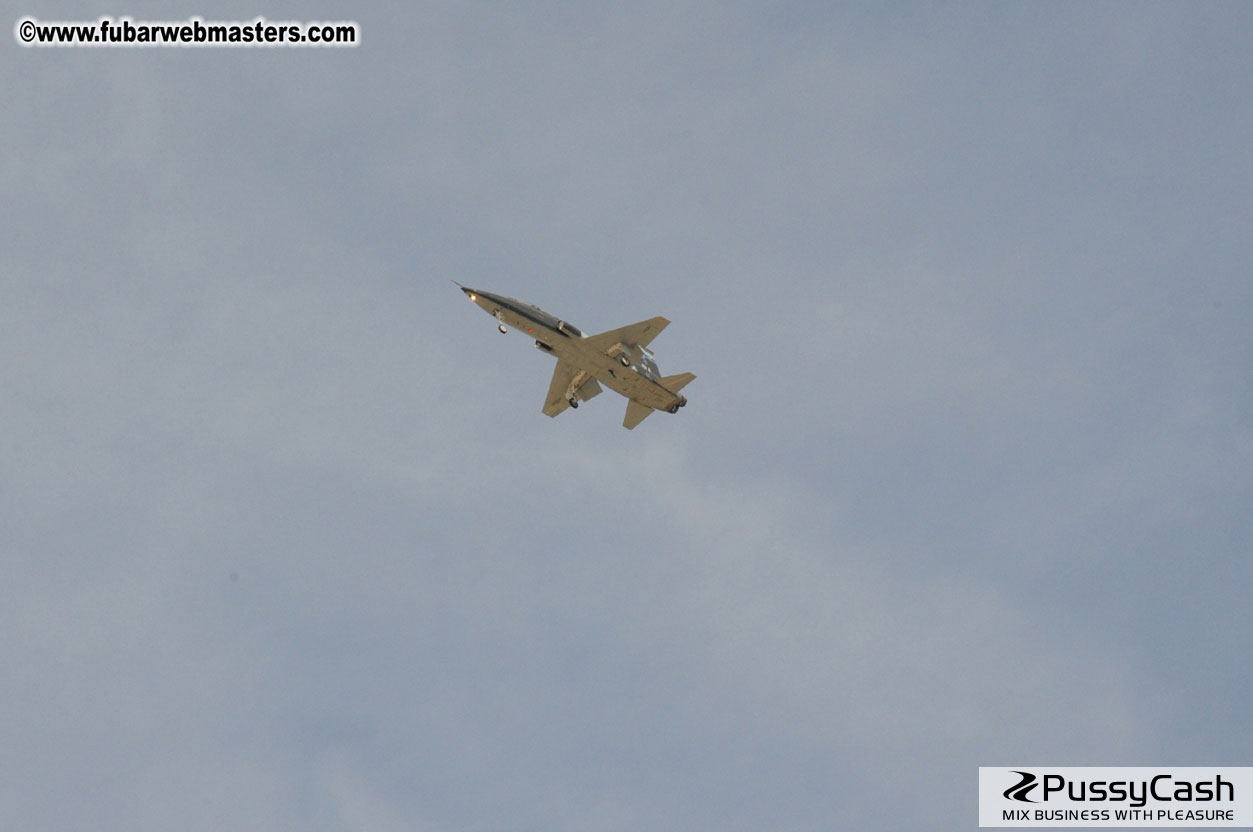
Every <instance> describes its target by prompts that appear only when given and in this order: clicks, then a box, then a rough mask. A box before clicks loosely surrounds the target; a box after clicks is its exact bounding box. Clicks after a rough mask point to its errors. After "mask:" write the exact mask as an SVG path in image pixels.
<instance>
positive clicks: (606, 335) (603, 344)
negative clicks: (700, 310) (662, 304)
mask: <svg viewBox="0 0 1253 832" xmlns="http://www.w3.org/2000/svg"><path fill="white" fill-rule="evenodd" d="M669 325H670V322H669V321H667V320H666V319H665V318H661V317H657V318H649V319H648V320H647V321H640V322H639V323H638V324H631V325H630V326H624V327H619V328H618V329H611V330H609V331H608V332H602V333H600V334H599V335H589V336H587V339H586V343H587V345H588V346H589V347H591V348H592V349H594V350H596V351H597V352H606V351H607V350H609V349H610V348H611V347H612V346H613V345H614V344H626V345H627V346H628V347H647V346H648V344H649V342H650V341H652V340H653V339H654V338H656V337H657V336H658V335H660V334H661V331H662V330H663V329H665V328H666V327H667V326H669Z"/></svg>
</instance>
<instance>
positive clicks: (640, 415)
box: [622, 399, 653, 430]
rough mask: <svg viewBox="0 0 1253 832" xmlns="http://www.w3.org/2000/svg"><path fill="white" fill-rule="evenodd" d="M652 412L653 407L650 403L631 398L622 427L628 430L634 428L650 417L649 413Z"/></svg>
mask: <svg viewBox="0 0 1253 832" xmlns="http://www.w3.org/2000/svg"><path fill="white" fill-rule="evenodd" d="M652 412H653V409H652V408H651V407H649V406H648V405H646V404H640V403H639V402H637V401H636V400H635V399H631V400H630V401H628V402H627V412H626V418H625V419H623V420H622V427H624V428H626V429H627V430H634V429H635V426H636V425H638V424H639V423H640V422H642V421H644V420H645V419H646V418H648V414H650V413H652Z"/></svg>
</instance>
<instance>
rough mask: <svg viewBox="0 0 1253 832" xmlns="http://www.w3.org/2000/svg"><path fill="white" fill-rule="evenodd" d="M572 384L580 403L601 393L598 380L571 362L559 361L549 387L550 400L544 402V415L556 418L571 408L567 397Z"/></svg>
mask: <svg viewBox="0 0 1253 832" xmlns="http://www.w3.org/2000/svg"><path fill="white" fill-rule="evenodd" d="M580 376H581V378H580ZM572 384H573V385H574V394H575V395H576V396H578V398H579V400H580V401H587V400H588V399H590V398H592V397H593V396H595V395H596V394H598V393H600V384H599V383H598V382H597V381H596V379H594V378H591V377H590V376H589V375H588V374H587V373H586V372H585V371H583V370H580V369H579V368H578V367H576V366H574V365H573V364H571V363H570V362H569V361H564V360H562V359H557V366H556V367H555V368H554V369H553V380H552V381H551V382H550V383H549V385H548V398H546V399H545V400H544V413H546V414H547V415H549V416H556V415H557V414H558V413H560V412H561V411H563V410H566V409H568V408H569V407H570V402H569V400H568V399H567V396H568V395H569V393H570V389H571V385H572Z"/></svg>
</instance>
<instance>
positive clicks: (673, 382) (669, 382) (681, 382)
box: [657, 373, 696, 393]
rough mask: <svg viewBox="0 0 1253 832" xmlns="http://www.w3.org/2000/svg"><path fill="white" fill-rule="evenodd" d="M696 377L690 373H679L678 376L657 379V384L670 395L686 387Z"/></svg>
mask: <svg viewBox="0 0 1253 832" xmlns="http://www.w3.org/2000/svg"><path fill="white" fill-rule="evenodd" d="M694 378H696V376H694V375H692V374H691V373H679V374H678V375H673V376H666V377H665V378H660V379H657V383H658V384H660V385H661V386H662V387H664V388H666V389H667V390H669V391H670V392H671V393H677V392H679V391H680V390H682V389H683V388H684V387H686V386H687V385H688V383H689V382H690V381H692V379H694Z"/></svg>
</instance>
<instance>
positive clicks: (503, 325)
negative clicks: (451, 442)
mask: <svg viewBox="0 0 1253 832" xmlns="http://www.w3.org/2000/svg"><path fill="white" fill-rule="evenodd" d="M457 285H458V286H461V284H460V283H458V284H457ZM461 291H463V292H465V293H466V296H467V297H468V298H470V300H472V301H474V303H476V304H478V305H479V307H480V308H482V309H483V311H484V312H486V313H487V314H489V315H491V316H493V317H494V318H496V323H497V328H498V329H499V330H500V331H501V332H502V333H505V332H508V331H509V330H508V327H513V328H514V329H517V330H520V331H522V332H525V333H526V334H527V335H528V336H529V337H532V338H534V339H535V346H536V347H538V348H539V349H540V350H542V351H543V352H547V353H551V354H552V355H554V356H556V358H557V367H556V369H555V370H553V380H552V383H551V384H549V385H548V398H547V399H545V400H544V412H545V413H547V414H548V415H549V416H556V415H557V414H558V413H561V412H562V411H563V410H565V409H566V408H567V407H576V408H577V407H578V406H579V402H585V401H587V400H588V399H590V398H592V397H593V396H596V395H599V394H600V392H601V384H604V385H605V386H606V387H608V388H609V389H611V390H614V391H616V392H618V393H621V394H622V395H624V396H626V397H627V399H628V400H629V401H628V402H627V409H626V418H625V419H623V420H622V426H623V427H625V428H626V429H627V430H632V429H633V428H634V427H635V426H636V425H638V424H639V423H640V422H642V421H644V419H645V418H646V417H647V416H648V415H649V414H650V413H652V412H653V411H654V410H664V411H666V412H667V413H677V412H678V411H679V408H680V407H682V406H683V405H685V404H687V399H686V398H684V397H683V396H680V395H679V391H680V390H682V389H683V387H684V386H685V385H686V384H687V383H688V382H690V381H691V380H692V379H694V378H696V376H694V375H692V374H691V373H679V374H678V375H675V376H663V375H661V373H660V372H659V371H658V370H657V362H656V361H655V360H653V354H652V352H650V351H649V349H648V344H649V342H651V341H652V340H653V339H654V338H656V337H657V335H658V334H659V333H660V332H661V331H662V330H663V329H665V328H666V326H667V325H668V324H669V323H670V322H669V321H667V320H666V319H665V318H650V319H649V320H647V321H640V322H639V323H638V324H631V325H630V326H624V327H622V328H621V329H612V330H610V331H609V332H602V333H600V334H599V335H584V334H583V333H582V332H580V331H579V329H578V327H576V326H574V325H573V324H571V323H569V322H568V321H564V320H561V319H559V318H557V317H556V316H554V315H550V314H549V313H547V312H545V311H544V310H543V309H540V308H539V307H538V306H535V305H534V304H530V303H525V302H523V301H520V300H517V299H515V298H507V297H504V296H503V295H494V294H492V293H491V292H480V291H479V290H478V289H470V288H468V287H466V286H461Z"/></svg>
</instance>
